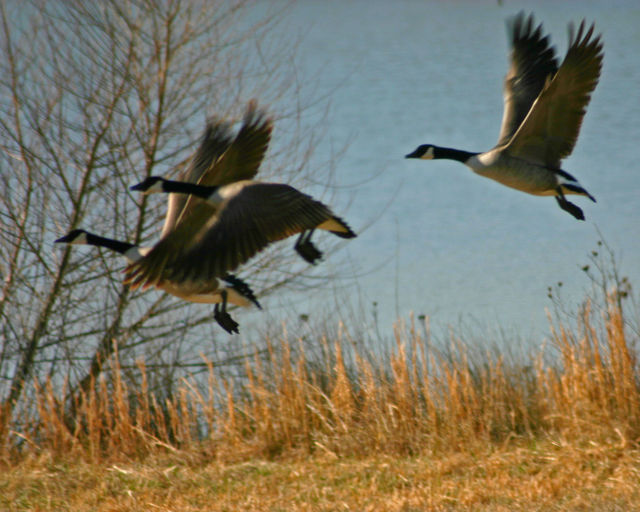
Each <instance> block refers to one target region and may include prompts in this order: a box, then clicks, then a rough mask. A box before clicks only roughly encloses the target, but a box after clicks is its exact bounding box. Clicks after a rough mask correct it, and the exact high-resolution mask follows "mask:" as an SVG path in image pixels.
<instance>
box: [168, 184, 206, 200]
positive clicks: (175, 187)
mask: <svg viewBox="0 0 640 512" xmlns="http://www.w3.org/2000/svg"><path fill="white" fill-rule="evenodd" d="M162 188H163V190H164V191H165V192H176V193H178V194H192V195H194V196H198V197H201V198H203V199H207V198H208V197H209V196H210V195H211V194H213V193H214V192H215V191H216V190H217V189H218V187H207V186H205V185H196V184H195V183H188V182H185V181H172V180H164V183H163V187H162Z"/></svg>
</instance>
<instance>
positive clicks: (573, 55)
mask: <svg viewBox="0 0 640 512" xmlns="http://www.w3.org/2000/svg"><path fill="white" fill-rule="evenodd" d="M508 32H509V37H510V43H511V48H512V50H511V65H510V68H509V71H508V73H507V77H506V79H505V86H504V113H503V118H502V126H501V129H500V134H499V137H498V143H497V145H496V146H495V147H493V148H492V149H490V150H489V151H486V152H469V151H463V150H458V149H454V148H446V147H441V146H435V145H433V144H422V145H420V146H418V148H417V149H416V150H415V151H413V152H412V153H410V154H408V155H406V158H420V159H425V160H431V159H441V158H442V159H450V160H456V161H459V162H461V163H463V164H465V165H466V166H467V167H469V168H470V169H471V170H472V171H473V172H475V173H476V174H479V175H480V176H484V177H486V178H490V179H492V180H495V181H497V182H499V183H501V184H503V185H505V186H507V187H510V188H514V189H516V190H520V191H522V192H526V193H528V194H533V195H539V196H555V198H556V200H557V202H558V204H559V206H560V207H561V208H562V209H563V210H565V211H567V212H569V213H570V214H571V215H573V216H574V217H575V218H577V219H580V220H584V214H583V213H582V210H581V209H580V208H579V207H578V206H576V205H575V204H573V203H570V202H569V201H567V199H566V198H565V196H566V195H570V194H576V195H583V196H587V197H588V198H589V199H591V200H592V201H594V202H595V198H594V197H593V196H592V195H591V194H589V192H587V191H586V189H585V188H584V187H583V186H582V185H581V184H580V183H579V182H578V181H577V180H576V178H574V177H573V176H572V175H571V174H569V173H568V172H566V171H564V170H563V169H562V168H561V161H562V159H564V158H565V157H567V156H568V155H569V154H571V151H572V150H573V147H574V146H575V143H576V140H577V138H578V133H579V131H580V125H581V123H582V119H583V117H584V114H585V110H586V107H587V105H588V103H589V100H590V98H591V93H592V92H593V90H594V89H595V87H596V85H597V83H598V79H599V77H600V70H601V67H602V58H603V53H602V43H601V41H600V36H596V37H593V38H592V36H593V25H592V26H591V27H590V28H589V29H588V30H585V25H584V22H582V23H581V24H580V27H579V28H578V32H577V34H576V33H574V29H573V26H572V25H569V49H568V50H567V54H566V56H565V58H564V61H563V62H562V64H561V65H560V66H558V61H557V59H556V57H555V51H554V49H553V48H552V47H550V46H549V39H548V37H547V36H543V35H542V26H541V25H539V26H538V27H536V28H534V23H533V17H532V16H528V17H525V16H524V14H523V13H520V14H518V15H516V16H515V17H513V18H512V19H511V20H510V21H509V23H508Z"/></svg>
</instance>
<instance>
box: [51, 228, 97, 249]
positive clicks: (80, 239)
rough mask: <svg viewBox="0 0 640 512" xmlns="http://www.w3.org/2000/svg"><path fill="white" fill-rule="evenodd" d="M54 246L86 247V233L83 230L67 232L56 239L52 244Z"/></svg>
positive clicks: (87, 242)
mask: <svg viewBox="0 0 640 512" xmlns="http://www.w3.org/2000/svg"><path fill="white" fill-rule="evenodd" d="M53 243H54V244H74V245H88V244H89V240H88V237H87V232H86V231H85V230H84V229H74V230H72V231H69V233H67V234H66V235H64V236H63V237H61V238H58V239H57V240H56V241H54V242H53Z"/></svg>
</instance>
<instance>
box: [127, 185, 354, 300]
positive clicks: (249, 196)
mask: <svg viewBox="0 0 640 512" xmlns="http://www.w3.org/2000/svg"><path fill="white" fill-rule="evenodd" d="M131 190H137V191H140V192H143V193H145V194H150V193H154V192H164V193H180V194H191V195H193V196H196V197H199V198H201V199H204V200H206V201H207V202H208V203H210V204H211V205H213V207H214V208H215V209H216V214H215V215H214V216H212V217H205V218H202V219H199V218H197V217H196V215H195V214H194V215H192V216H191V217H189V227H190V228H192V229H191V230H187V229H184V230H182V229H181V230H175V231H173V232H172V233H170V234H169V235H167V236H166V237H165V238H163V239H162V240H161V241H160V242H159V243H158V245H157V246H156V247H154V248H153V250H152V251H151V252H150V253H149V254H148V256H147V257H146V258H144V259H143V260H140V261H138V262H135V263H132V264H131V265H129V266H128V267H127V269H126V270H125V272H126V277H125V283H127V284H129V285H130V286H132V287H134V288H135V287H138V286H143V287H147V286H152V285H154V284H155V283H156V282H158V280H160V279H162V278H163V277H164V278H169V279H172V280H175V281H181V280H196V281H197V280H201V279H202V280H205V281H206V280H208V279H213V278H215V277H217V276H219V275H222V274H224V273H226V272H228V271H231V270H233V269H235V268H236V267H237V266H238V265H241V264H242V263H244V262H245V261H247V260H248V259H249V258H251V257H252V256H253V255H255V254H256V253H258V252H259V251H261V250H262V249H264V248H265V247H266V246H267V245H269V244H270V243H271V242H275V241H277V240H282V239H284V238H287V237H289V236H291V235H294V234H295V233H301V234H300V237H299V238H298V240H297V241H296V244H295V250H296V251H297V252H298V254H300V256H302V257H303V258H304V259H305V260H306V261H308V262H310V263H315V261H316V260H317V259H318V258H320V257H321V255H322V253H321V252H320V251H319V250H318V249H317V248H316V247H315V246H314V245H313V244H312V243H311V235H312V233H313V231H314V230H315V229H324V230H327V231H330V232H331V233H333V234H334V235H337V236H339V237H342V238H354V237H355V236H356V234H355V233H354V232H353V231H352V230H351V228H350V227H349V226H348V225H347V224H346V223H345V222H344V221H343V220H342V219H341V218H339V217H337V216H336V215H334V214H333V212H332V211H331V210H330V209H329V208H328V207H327V206H326V205H324V204H323V203H321V202H320V201H316V200H315V199H313V198H312V197H310V196H308V195H306V194H303V193H302V192H300V191H298V190H296V189H295V188H293V187H291V186H289V185H285V184H280V183H263V182H258V181H251V180H242V181H236V182H234V183H230V184H228V185H223V186H221V187H220V186H215V185H214V186H203V185H196V184H193V183H185V182H179V181H171V180H166V179H164V178H160V177H157V176H151V177H149V178H147V179H146V180H144V181H142V182H141V183H138V184H137V185H134V186H133V187H131ZM185 224H186V222H185Z"/></svg>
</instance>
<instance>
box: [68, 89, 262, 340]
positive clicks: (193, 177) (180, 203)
mask: <svg viewBox="0 0 640 512" xmlns="http://www.w3.org/2000/svg"><path fill="white" fill-rule="evenodd" d="M271 130H272V122H271V119H269V118H267V117H266V116H265V113H264V112H263V111H262V110H260V109H258V108H257V106H256V103H255V101H251V102H250V103H249V105H248V107H247V110H246V113H245V115H244V118H243V122H242V126H241V127H240V130H239V131H238V133H237V134H236V136H235V137H234V136H233V133H232V131H231V126H230V124H229V123H227V122H224V121H222V120H220V119H216V118H212V119H210V120H208V121H207V124H206V128H205V132H204V135H203V137H202V141H201V143H200V145H199V147H198V149H197V150H196V152H195V153H194V155H193V157H192V158H191V161H190V163H189V165H188V167H187V168H186V169H185V170H184V171H183V172H182V173H180V175H179V179H180V180H183V181H187V182H192V183H201V184H203V185H224V184H226V183H230V182H232V181H235V180H238V179H249V178H252V177H253V176H255V174H256V173H257V171H258V168H259V166H260V163H261V161H262V158H263V156H264V153H265V152H266V150H267V146H268V144H269V139H270V137H271ZM215 212H216V209H215V207H214V206H213V205H212V204H210V203H208V202H206V201H203V200H201V199H200V198H198V197H192V196H186V195H184V194H170V195H169V199H168V208H167V215H166V217H165V222H164V226H163V228H162V234H161V240H160V242H158V243H157V244H156V245H155V246H154V247H153V249H154V251H153V258H158V257H159V256H162V251H161V250H160V249H158V246H159V245H160V244H163V240H164V239H165V238H167V237H168V236H169V235H172V236H173V237H174V238H172V240H175V239H176V238H175V237H179V238H180V239H182V240H189V234H190V233H194V231H193V226H194V225H195V224H197V222H202V221H203V220H207V219H208V218H210V217H211V216H212V215H214V214H215ZM194 216H195V218H196V219H197V220H193V218H194ZM201 235H203V233H201ZM56 242H58V243H75V244H89V245H96V246H100V247H107V248H109V249H112V250H114V251H116V252H119V253H121V254H123V255H124V256H125V257H127V259H128V260H129V261H130V263H134V262H138V263H140V262H144V261H146V259H147V258H148V257H149V253H150V252H151V248H141V247H137V246H135V245H133V244H129V243H128V242H121V241H117V240H112V239H109V238H104V237H99V236H98V235H94V234H92V233H87V232H85V231H82V230H74V231H72V232H70V233H69V234H68V235H66V236H65V237H62V238H60V239H58V240H56ZM162 246H163V247H164V246H165V245H164V244H163V245H162ZM165 257H168V256H166V255H165ZM171 259H172V261H174V262H175V263H177V264H179V260H177V259H176V258H175V257H172V258H171ZM220 280H222V281H223V282H224V283H226V285H225V284H224V283H221V282H220ZM154 284H155V285H156V286H157V287H158V288H160V289H162V290H164V291H166V292H168V293H170V294H172V295H175V296H177V297H180V298H182V299H185V300H188V301H191V302H200V303H215V304H216V306H215V309H214V318H215V319H216V321H217V322H218V324H220V326H221V327H222V328H223V329H225V330H226V331H228V332H230V333H231V332H238V324H237V323H236V322H235V321H234V320H233V319H232V318H231V316H230V315H229V314H228V312H227V310H226V306H227V302H231V303H232V304H237V305H241V306H246V305H248V304H249V303H250V302H253V303H254V304H256V306H258V307H260V305H259V303H258V301H257V299H256V297H255V295H254V294H253V291H252V290H251V288H250V287H249V286H248V285H247V284H246V283H244V282H243V281H242V280H240V279H238V278H237V277H234V276H231V275H228V274H227V273H226V272H222V273H220V274H218V275H216V276H212V277H209V278H208V279H206V280H205V279H182V280H180V279H172V278H171V277H170V276H166V275H161V276H158V278H157V279H156V281H155V283H154ZM218 303H221V306H220V307H219V305H218Z"/></svg>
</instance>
